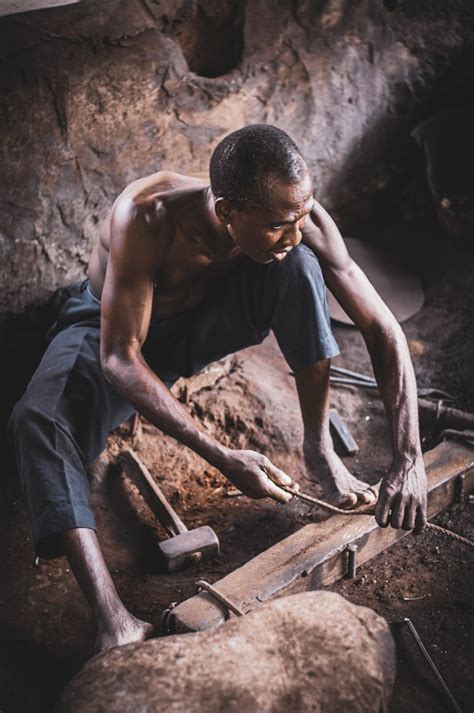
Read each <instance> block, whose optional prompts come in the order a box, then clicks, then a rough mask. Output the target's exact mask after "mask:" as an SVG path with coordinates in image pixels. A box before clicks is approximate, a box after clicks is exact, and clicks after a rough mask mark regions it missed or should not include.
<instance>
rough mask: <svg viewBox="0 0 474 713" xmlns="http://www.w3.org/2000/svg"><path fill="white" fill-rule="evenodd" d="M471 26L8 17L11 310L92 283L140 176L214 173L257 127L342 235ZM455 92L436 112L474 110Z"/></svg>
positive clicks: (77, 9)
mask: <svg viewBox="0 0 474 713" xmlns="http://www.w3.org/2000/svg"><path fill="white" fill-rule="evenodd" d="M473 19H474V8H473V6H472V2H471V0H456V1H455V0H412V1H411V2H407V3H405V4H404V5H403V6H402V7H401V8H399V9H398V10H397V11H395V12H392V13H390V12H388V11H387V10H386V9H385V8H384V6H383V4H382V2H381V0H357V1H355V2H354V0H253V1H252V2H247V3H246V2H244V1H243V0H240V1H239V0H225V2H220V1H219V0H104V1H103V2H101V3H97V2H95V0H82V1H81V2H80V3H79V4H77V5H71V6H68V7H64V8H55V9H51V10H43V11H37V12H33V13H27V14H21V15H16V16H12V17H7V18H2V19H1V20H0V55H1V65H0V131H1V136H2V142H1V154H0V193H1V202H0V261H1V263H0V264H1V268H0V317H1V316H2V315H5V314H6V313H19V312H21V311H22V310H24V309H25V307H27V306H28V305H31V304H35V303H36V304H37V303H41V302H43V301H44V300H45V299H46V298H47V296H48V295H49V294H50V293H51V291H52V290H53V289H54V288H55V287H56V286H58V285H62V284H65V283H68V282H71V281H74V280H78V279H81V278H82V277H83V276H84V274H85V268H86V265H87V259H88V254H89V252H90V248H91V243H92V241H93V240H94V239H95V237H96V234H97V225H98V222H99V221H100V219H101V217H102V216H103V215H104V213H105V212H106V210H107V209H108V208H109V207H110V205H111V204H112V203H113V201H114V199H115V197H116V196H117V194H118V193H119V192H120V191H121V190H122V188H123V187H124V186H125V185H126V184H127V183H128V182H130V181H132V180H133V179H135V178H137V177H138V176H141V175H146V174H148V173H151V172H154V171H156V170H159V169H160V168H167V169H172V170H175V171H181V172H187V171H204V170H206V168H207V165H208V159H209V155H210V150H211V149H212V147H213V146H214V145H215V144H216V143H217V142H218V141H219V140H220V139H221V138H222V137H223V136H224V135H225V134H226V133H228V132H229V131H231V130H234V129H236V128H238V127H240V126H242V125H244V124H247V123H255V122H260V121H262V122H268V123H274V124H276V125H278V126H280V127H281V128H283V129H285V130H287V131H288V132H289V133H290V134H291V135H292V136H293V137H294V139H295V140H296V142H297V143H298V144H299V146H300V147H301V149H302V151H303V152H304V154H305V156H306V157H307V160H308V163H309V165H310V167H311V170H312V172H313V174H314V177H315V185H316V190H317V194H318V196H319V198H320V199H321V200H322V201H324V202H325V204H326V205H327V206H328V207H329V208H330V209H332V210H333V211H336V217H339V218H340V220H341V221H342V225H343V226H351V225H354V224H357V222H358V221H360V220H365V219H367V216H368V215H370V213H371V211H372V208H373V205H374V201H376V200H377V197H378V196H379V195H380V193H381V192H383V191H386V190H387V188H388V187H389V186H390V185H391V184H392V183H393V182H394V181H395V182H396V179H397V176H399V175H400V171H401V170H402V167H403V162H404V161H405V160H406V153H407V151H408V148H407V146H408V143H409V142H408V139H407V137H408V132H409V131H410V130H411V129H412V128H413V127H414V126H415V124H416V123H417V121H418V120H420V119H422V118H424V117H425V116H426V115H428V114H429V112H430V109H431V108H432V106H433V93H434V92H435V91H436V88H437V87H438V86H439V82H440V79H441V80H442V79H443V76H446V75H447V72H449V71H453V68H456V66H457V65H459V66H464V65H463V62H464V63H465V61H466V60H465V57H466V53H469V52H471V51H472V47H473V45H474V31H473V29H472V28H473V25H474V23H473ZM455 88H456V92H454V96H451V95H450V96H449V97H448V96H447V95H444V96H443V97H441V98H440V99H439V101H438V104H443V102H444V103H446V102H448V101H449V103H450V104H453V103H454V104H456V103H463V102H465V101H466V100H467V99H468V98H467V97H466V96H465V95H463V92H464V91H465V86H464V85H463V83H462V82H460V83H459V82H458V84H456V87H455ZM470 91H471V92H472V89H471V90H470ZM448 94H449V92H448ZM451 94H453V92H451ZM471 98H472V95H471Z"/></svg>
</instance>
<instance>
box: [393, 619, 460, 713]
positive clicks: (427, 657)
mask: <svg viewBox="0 0 474 713" xmlns="http://www.w3.org/2000/svg"><path fill="white" fill-rule="evenodd" d="M403 621H404V622H405V624H407V625H408V628H409V629H410V632H411V635H412V636H413V638H414V639H415V641H416V643H417V645H418V648H419V649H420V651H421V653H422V654H423V656H424V657H425V660H426V662H427V663H428V665H429V667H430V668H431V670H432V672H433V674H434V676H435V678H436V680H437V681H438V683H439V685H440V686H441V688H442V689H443V691H444V693H445V695H446V698H447V699H448V700H449V702H450V703H451V706H452V709H453V711H456V713H462V710H461V709H460V707H459V706H458V704H457V703H456V701H455V699H454V697H453V694H452V693H451V691H450V690H449V688H448V687H447V685H446V683H445V680H444V678H443V677H442V675H441V674H440V672H439V671H438V669H437V668H436V666H435V663H434V661H433V659H432V658H431V656H430V655H429V653H428V651H427V650H426V648H425V645H424V644H423V642H422V640H421V639H420V636H419V634H418V632H417V630H416V629H415V627H414V626H413V624H412V621H411V619H408V617H405V618H404V619H403Z"/></svg>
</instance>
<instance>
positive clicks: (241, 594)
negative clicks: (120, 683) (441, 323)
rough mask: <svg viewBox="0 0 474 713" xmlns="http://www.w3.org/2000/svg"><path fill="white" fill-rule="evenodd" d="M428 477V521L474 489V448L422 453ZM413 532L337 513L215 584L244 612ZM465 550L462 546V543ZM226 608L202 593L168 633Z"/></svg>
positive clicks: (181, 610)
mask: <svg viewBox="0 0 474 713" xmlns="http://www.w3.org/2000/svg"><path fill="white" fill-rule="evenodd" d="M424 460H425V465H426V470H427V476H428V517H429V518H432V517H434V516H435V515H437V514H438V513H439V512H441V510H444V509H445V508H447V507H448V506H449V505H451V503H453V502H454V501H456V500H457V499H459V495H460V492H461V489H462V492H463V493H464V494H466V493H467V492H469V491H470V490H472V489H473V488H474V448H472V447H469V446H466V445H464V444H460V443H455V442H453V441H445V442H443V443H440V444H439V445H438V446H436V448H434V449H433V450H431V451H429V452H428V453H425V455H424ZM409 534H410V533H407V532H405V531H404V530H394V529H392V528H391V527H387V528H380V527H378V525H377V523H376V522H375V518H374V517H372V516H367V517H362V516H360V515H353V516H347V515H333V516H332V517H330V518H329V519H328V520H325V521H324V522H322V523H312V524H309V525H306V526H305V527H303V528H301V530H298V532H295V533H293V534H292V535H290V536H289V537H286V538H285V539H284V540H282V541H281V542H278V543H277V544H276V545H273V547H270V548H269V549H268V550H266V551H265V552H262V553H261V554H259V555H258V556H257V557H254V559H252V560H250V561H249V562H247V563H246V564H244V565H243V566H242V567H239V568H238V569H236V570H235V571H234V572H231V573H230V574H228V575H227V576H226V577H224V578H223V579H221V580H219V581H218V582H215V583H214V586H215V587H216V589H218V590H219V592H222V594H224V595H225V596H226V597H228V598H229V599H231V600H232V601H233V602H234V603H235V604H236V605H237V606H238V607H239V608H240V609H242V610H243V611H248V610H249V609H251V608H252V607H254V606H255V605H257V604H258V603H259V602H264V601H266V600H267V599H270V598H271V597H273V596H275V595H276V594H278V593H279V592H281V591H282V590H283V589H284V588H285V587H288V586H289V585H290V584H293V583H295V582H296V581H297V580H300V578H302V577H303V578H304V580H300V581H299V585H298V586H299V587H300V588H303V589H316V588H318V587H323V586H325V585H328V584H331V583H332V582H335V581H336V580H338V579H341V578H342V577H344V576H345V574H346V573H347V561H348V551H347V547H348V545H353V544H354V545H357V547H358V551H357V561H358V563H360V564H362V563H364V562H367V560H370V559H372V557H375V556H376V555H377V554H379V553H380V552H383V550H385V549H387V547H390V546H391V545H392V544H393V543H394V542H396V541H398V540H400V539H401V538H403V537H407V536H408V535H409ZM460 546H462V545H460ZM227 617H228V612H227V611H226V608H225V607H224V606H222V605H221V604H219V603H218V602H216V601H215V600H214V599H213V598H212V597H211V596H210V595H209V594H207V593H205V592H201V593H200V594H197V595H195V596H194V597H191V598H190V599H187V600H185V601H184V602H181V603H180V604H178V606H177V607H175V608H174V609H173V610H171V612H170V613H169V615H168V617H167V623H166V628H167V630H168V632H170V633H181V632H183V633H184V632H189V631H202V630H203V629H209V628H212V627H215V626H218V625H219V624H222V623H223V622H224V621H225V619H226V618H227Z"/></svg>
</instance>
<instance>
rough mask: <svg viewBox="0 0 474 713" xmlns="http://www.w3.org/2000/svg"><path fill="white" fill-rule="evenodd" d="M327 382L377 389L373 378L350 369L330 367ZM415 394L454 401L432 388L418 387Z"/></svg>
mask: <svg viewBox="0 0 474 713" xmlns="http://www.w3.org/2000/svg"><path fill="white" fill-rule="evenodd" d="M333 374H340V375H342V376H333ZM329 380H330V381H331V383H332V384H346V385H347V386H361V387H363V388H365V389H378V384H377V382H376V380H375V379H374V377H373V376H368V375H367V374H361V373H359V372H357V371H352V370H351V369H343V368H342V367H340V366H332V365H331V376H330V379H329ZM417 393H418V396H419V397H420V398H428V399H442V400H443V401H455V398H454V396H453V395H452V394H448V392H447V391H443V389H438V388H436V387H434V386H426V387H420V388H419V389H417Z"/></svg>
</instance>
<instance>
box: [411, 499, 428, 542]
mask: <svg viewBox="0 0 474 713" xmlns="http://www.w3.org/2000/svg"><path fill="white" fill-rule="evenodd" d="M425 525H426V508H425V507H424V506H423V505H419V506H418V508H417V511H416V519H415V529H414V530H413V534H414V535H419V534H420V533H421V532H423V530H424V529H425Z"/></svg>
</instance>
